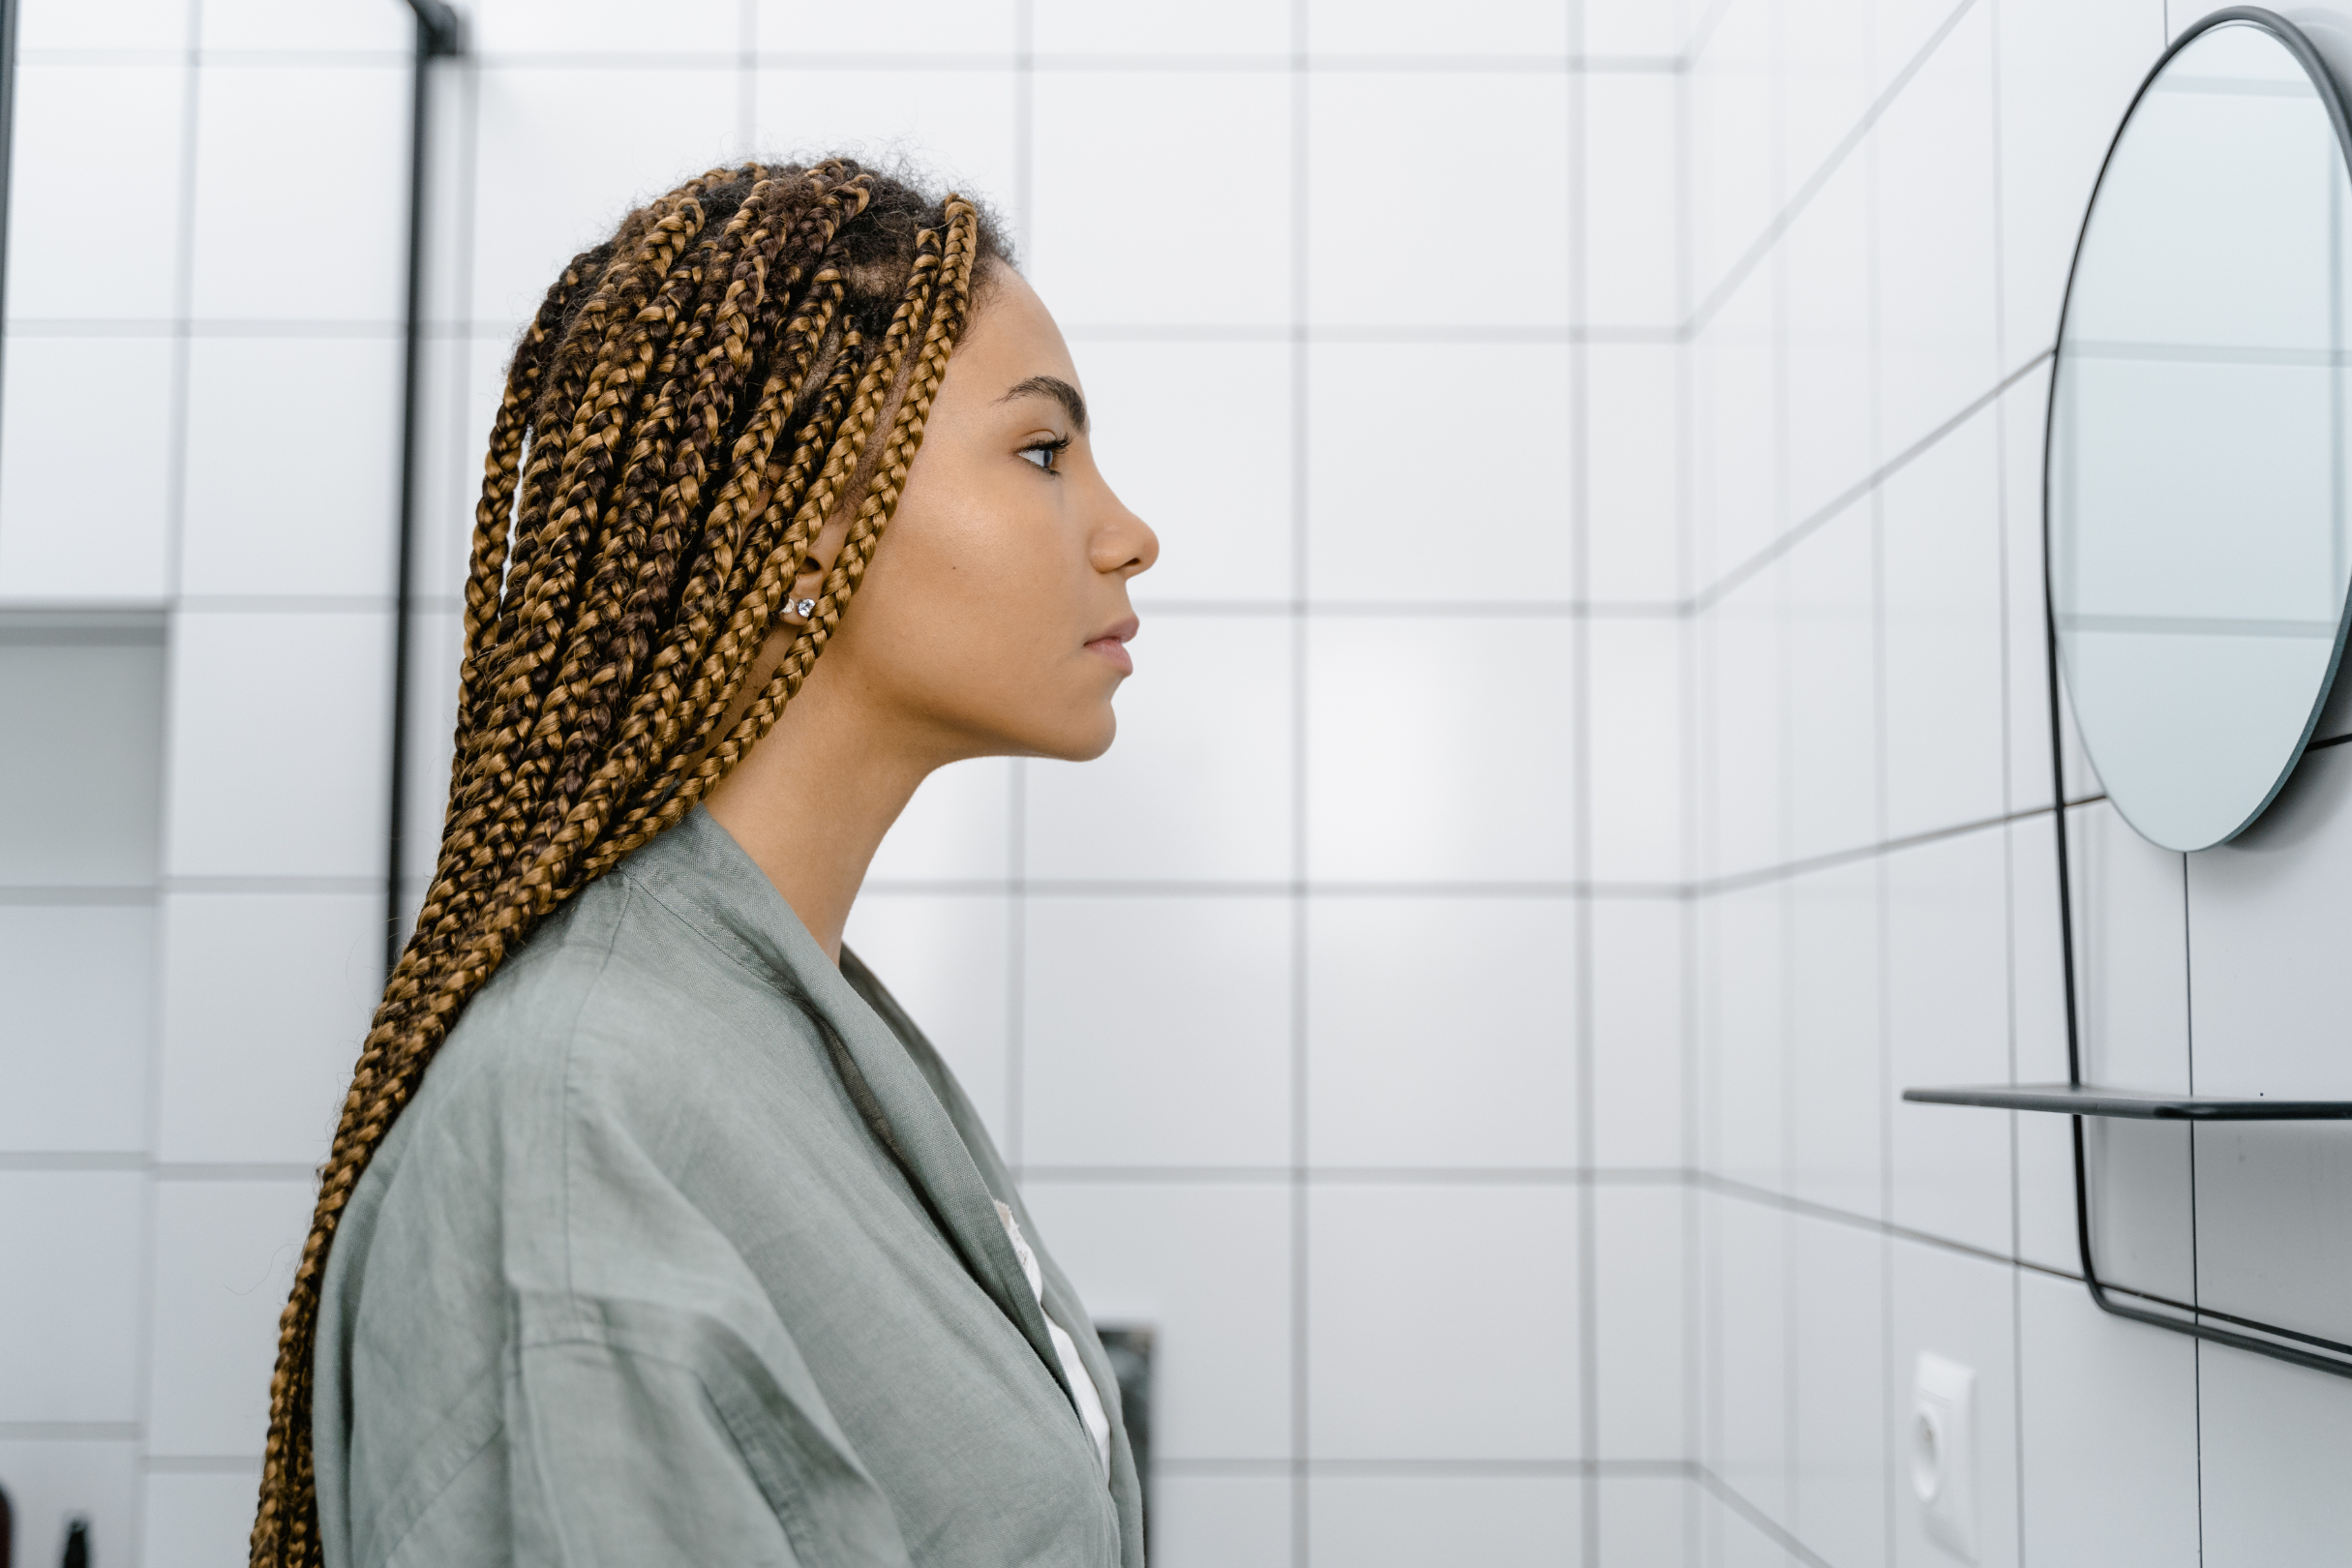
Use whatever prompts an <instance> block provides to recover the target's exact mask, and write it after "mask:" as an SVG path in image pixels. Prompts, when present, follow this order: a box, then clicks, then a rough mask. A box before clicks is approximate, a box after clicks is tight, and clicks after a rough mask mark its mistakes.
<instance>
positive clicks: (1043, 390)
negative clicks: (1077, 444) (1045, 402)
mask: <svg viewBox="0 0 2352 1568" xmlns="http://www.w3.org/2000/svg"><path fill="white" fill-rule="evenodd" d="M1032 395H1038V396H1042V397H1048V398H1051V399H1053V400H1054V402H1056V403H1058V404H1060V405H1061V406H1062V407H1064V408H1065V409H1067V410H1069V413H1070V423H1071V424H1073V425H1075V426H1077V427H1078V431H1079V433H1080V434H1081V435H1083V434H1084V433H1085V431H1086V400H1085V399H1084V398H1082V397H1080V396H1079V395H1078V389H1077V388H1076V387H1074V386H1072V385H1070V383H1069V382H1068V381H1065V380H1063V379H1062V377H1059V376H1032V377H1029V379H1027V380H1026V381H1015V382H1014V383H1013V384H1012V388H1011V390H1010V391H1008V392H1007V393H1006V394H1005V395H1004V396H1003V397H1001V398H999V399H997V400H996V401H997V402H999V403H1010V402H1011V401H1012V400H1013V399H1014V398H1025V397H1029V396H1032Z"/></svg>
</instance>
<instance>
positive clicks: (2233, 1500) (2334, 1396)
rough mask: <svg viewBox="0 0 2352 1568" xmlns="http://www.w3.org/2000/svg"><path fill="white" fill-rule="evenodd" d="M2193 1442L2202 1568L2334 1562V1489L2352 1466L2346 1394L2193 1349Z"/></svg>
mask: <svg viewBox="0 0 2352 1568" xmlns="http://www.w3.org/2000/svg"><path fill="white" fill-rule="evenodd" d="M2196 1436H2197V1462H2198V1468H2197V1482H2198V1487H2197V1495H2198V1502H2199V1518H2198V1526H2199V1534H2200V1537H2201V1540H2202V1545H2203V1547H2204V1552H2203V1554H2202V1556H2201V1557H2200V1559H2199V1560H2200V1561H2201V1562H2203V1563H2204V1564H2206V1565H2207V1568H2268V1565H2270V1564H2274V1563H2288V1562H2299V1563H2300V1562H2308V1563H2318V1562H2326V1561H2329V1560H2330V1559H2332V1558H2335V1557H2338V1556H2341V1555H2342V1553H2343V1530H2342V1525H2341V1510H2340V1509H2338V1508H2337V1507H2336V1502H2337V1497H2336V1489H2337V1477H2338V1476H2340V1475H2342V1474H2343V1470H2344V1465H2345V1464H2346V1463H2347V1462H2352V1385H2347V1384H2346V1383H2345V1382H2344V1381H2343V1379H2341V1378H2337V1377H2327V1376H2321V1375H2315V1374H2313V1373H2311V1372H2306V1371H2304V1370H2303V1369H2301V1368H2298V1367H2289V1366H2286V1365H2285V1364H2283V1363H2281V1362H2277V1361H2273V1360H2270V1359H2269V1358H2268V1357H2264V1356H2256V1355H2249V1354H2247V1353H2246V1352H2245V1351H2243V1350H2232V1349H2229V1348H2228V1347H2227V1346H2224V1345H2212V1346H2203V1345H2200V1346H2199V1347H2198V1354H2197V1423H2196Z"/></svg>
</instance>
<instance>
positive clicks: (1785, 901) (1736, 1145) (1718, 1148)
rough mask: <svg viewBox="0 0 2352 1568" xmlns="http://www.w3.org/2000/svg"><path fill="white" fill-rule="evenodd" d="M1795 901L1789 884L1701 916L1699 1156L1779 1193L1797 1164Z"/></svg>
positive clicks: (1714, 903)
mask: <svg viewBox="0 0 2352 1568" xmlns="http://www.w3.org/2000/svg"><path fill="white" fill-rule="evenodd" d="M1789 902H1790V901H1789V893H1788V885H1787V884H1786V883H1766V884H1765V885H1764V886H1763V887H1760V888H1743V889H1741V890H1738V891H1736V892H1729V893H1723V894H1719V895H1717V896H1716V897H1713V898H1711V899H1709V900H1708V901H1707V904H1706V906H1705V907H1704V910H1703V912H1702V920H1703V922H1704V924H1703V927H1702V928H1703V930H1704V931H1705V932H1706V936H1707V940H1706V942H1705V944H1704V946H1703V947H1702V949H1701V953H1702V959H1701V962H1702V968H1701V974H1702V975H1704V976H1708V977H1710V979H1709V980H1705V981H1703V982H1702V983H1703V985H1704V987H1705V989H1704V990H1703V991H1702V993H1701V999H1700V1008H1701V1013H1700V1017H1701V1023H1702V1028H1703V1029H1704V1034H1703V1036H1702V1040H1704V1051H1703V1054H1702V1055H1701V1057H1700V1063H1701V1066H1700V1094H1701V1096H1702V1100H1701V1106H1700V1110H1701V1121H1700V1126H1701V1129H1702V1130H1703V1136H1704V1140H1705V1142H1704V1147H1703V1149H1702V1156H1701V1157H1702V1159H1703V1161H1704V1163H1705V1167H1706V1168H1707V1169H1709V1170H1710V1171H1712V1172H1713V1173H1714V1174H1716V1175H1719V1176H1725V1177H1728V1178H1730V1179H1731V1180H1733V1181H1735V1182H1742V1183H1745V1184H1747V1185H1748V1186H1751V1187H1760V1188H1764V1189H1765V1190H1767V1191H1774V1192H1779V1191H1786V1190H1787V1187H1788V1182H1789V1168H1790V1163H1791V1151H1790V1149H1789V1103H1788V1099H1789V1086H1790V1084H1791V1082H1792V1081H1793V1074H1792V1073H1791V1070H1790V1062H1791V1058H1792V1056H1793V1053H1794V1047H1793V1045H1792V1043H1791V1041H1790V1040H1789V1033H1790V1026H1791V1023H1792V1019H1791V1016H1790V1014H1791V1012H1792V1011H1793V1009H1792V1007H1791V1005H1790V991H1791V975H1790V967H1791V966H1790V956H1791V953H1790V947H1791V932H1790V925H1791V923H1792V920H1793V915H1792V913H1791V910H1790V907H1789Z"/></svg>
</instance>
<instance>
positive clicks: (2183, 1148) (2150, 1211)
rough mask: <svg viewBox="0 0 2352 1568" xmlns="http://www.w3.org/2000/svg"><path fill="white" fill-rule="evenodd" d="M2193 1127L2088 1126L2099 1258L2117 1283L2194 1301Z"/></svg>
mask: <svg viewBox="0 0 2352 1568" xmlns="http://www.w3.org/2000/svg"><path fill="white" fill-rule="evenodd" d="M2192 1136H2193V1133H2192V1131H2191V1130H2190V1129H2188V1128H2186V1127H2182V1126H2180V1125H2178V1124H2173V1123H2164V1122H2134V1121H2125V1120H2122V1119H2120V1118H2117V1117H2100V1118H2098V1119H2097V1120H2095V1121H2086V1122H2085V1123H2084V1124H2083V1130H2082V1138H2083V1170H2084V1182H2085V1185H2086V1186H2087V1187H2088V1189H2089V1197H2090V1211H2091V1216H2090V1217H2091V1253H2092V1257H2093V1258H2094V1260H2095V1261H2096V1266H2097V1269H2098V1275H2099V1278H2100V1279H2101V1280H2102V1281H2104V1282H2107V1283H2108V1284H2111V1285H2122V1286H2124V1287H2125V1288H2126V1289H2130V1290H2138V1291H2143V1292H2150V1293H2153V1294H2156V1295H2158V1296H2164V1297H2169V1298H2170V1299H2172V1300H2174V1301H2183V1302H2185V1301H2187V1300H2188V1299H2189V1298H2190V1297H2191V1296H2192V1295H2193V1294H2194V1292H2195V1290H2196V1276H2197V1244H2196V1231H2195V1227H2194V1224H2193V1216H2194V1214H2195V1210H2196V1207H2197V1191H2196V1167H2195V1165H2194V1163H2193V1154H2192V1150H2191V1141H2190V1140H2191V1138H2192Z"/></svg>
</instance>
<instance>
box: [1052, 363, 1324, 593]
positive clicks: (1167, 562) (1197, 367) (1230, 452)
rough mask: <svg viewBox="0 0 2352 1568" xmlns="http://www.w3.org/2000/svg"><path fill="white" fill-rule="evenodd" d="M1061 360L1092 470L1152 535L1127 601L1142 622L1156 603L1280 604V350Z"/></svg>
mask: <svg viewBox="0 0 2352 1568" xmlns="http://www.w3.org/2000/svg"><path fill="white" fill-rule="evenodd" d="M1073 352H1075V354H1076V355H1077V359H1078V368H1079V369H1080V371H1082V372H1083V373H1084V375H1085V378H1086V411H1087V414H1088V416H1089V419H1090V425H1089V428H1088V431H1087V437H1086V438H1087V440H1088V441H1089V442H1090V443H1092V445H1093V447H1094V452H1095V461H1096V462H1097V463H1098V464H1100V465H1101V468H1102V472H1103V474H1104V475H1105V476H1106V477H1107V478H1108V479H1109V481H1110V484H1111V487H1112V488H1113V489H1114V490H1116V491H1117V492H1118V494H1119V498H1120V499H1122V500H1124V501H1125V502H1127V504H1128V506H1129V507H1130V508H1131V510H1132V511H1133V512H1134V513H1135V514H1136V515H1137V516H1139V517H1141V518H1142V519H1143V520H1144V521H1145V522H1146V523H1149V524H1150V525H1151V526H1152V531H1153V532H1155V533H1157V534H1159V535H1160V558H1159V560H1157V561H1156V562H1154V563H1153V565H1152V569H1151V570H1150V571H1149V572H1148V573H1146V574H1145V575H1144V576H1143V578H1142V579H1141V580H1140V581H1138V582H1137V583H1136V584H1135V586H1134V588H1132V589H1131V592H1133V593H1134V594H1135V595H1136V597H1137V598H1138V599H1140V600H1141V601H1142V603H1143V606H1144V613H1145V614H1146V615H1149V614H1150V613H1151V606H1152V604H1153V603H1154V602H1155V601H1158V600H1162V599H1207V600H1217V601H1232V600H1237V599H1238V600H1252V601H1266V602H1280V601H1285V600H1287V599H1289V598H1290V596H1291V595H1292V593H1293V592H1294V591H1296V584H1295V581H1294V577H1295V573H1294V562H1293V560H1292V556H1293V554H1294V552H1293V550H1292V539H1291V536H1292V531H1293V530H1292V528H1291V498H1292V487H1291V482H1290V473H1291V458H1292V433H1293V425H1292V419H1291V403H1292V398H1291V382H1292V376H1291V359H1292V349H1291V347H1290V345H1288V344H1286V343H1104V342H1087V341H1084V340H1081V341H1080V342H1079V343H1077V344H1076V345H1075V346H1074V348H1073ZM1342 548H1343V549H1348V550H1350V551H1352V549H1353V546H1352V545H1351V544H1349V543H1347V542H1345V541H1342Z"/></svg>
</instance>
